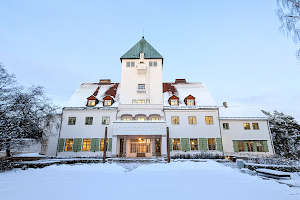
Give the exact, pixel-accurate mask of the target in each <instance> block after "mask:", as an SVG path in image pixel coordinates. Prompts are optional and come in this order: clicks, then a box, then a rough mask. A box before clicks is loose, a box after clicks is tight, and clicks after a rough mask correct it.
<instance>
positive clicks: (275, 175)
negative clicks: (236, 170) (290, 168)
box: [256, 169, 291, 179]
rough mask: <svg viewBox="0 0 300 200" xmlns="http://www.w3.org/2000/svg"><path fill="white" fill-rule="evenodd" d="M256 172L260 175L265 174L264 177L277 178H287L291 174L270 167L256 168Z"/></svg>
mask: <svg viewBox="0 0 300 200" xmlns="http://www.w3.org/2000/svg"><path fill="white" fill-rule="evenodd" d="M256 172H257V173H258V175H262V176H266V177H270V178H277V179H280V178H289V179H291V175H290V174H289V173H286V172H281V171H276V170H272V169H256Z"/></svg>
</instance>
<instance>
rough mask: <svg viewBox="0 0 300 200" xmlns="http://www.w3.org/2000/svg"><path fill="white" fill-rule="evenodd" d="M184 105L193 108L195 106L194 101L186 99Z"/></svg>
mask: <svg viewBox="0 0 300 200" xmlns="http://www.w3.org/2000/svg"><path fill="white" fill-rule="evenodd" d="M186 105H188V106H193V105H195V104H194V99H187V100H186Z"/></svg>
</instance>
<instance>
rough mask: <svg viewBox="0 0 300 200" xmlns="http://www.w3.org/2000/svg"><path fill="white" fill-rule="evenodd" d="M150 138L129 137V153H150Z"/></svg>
mask: <svg viewBox="0 0 300 200" xmlns="http://www.w3.org/2000/svg"><path fill="white" fill-rule="evenodd" d="M150 149H151V140H150V139H142V138H139V139H130V153H150Z"/></svg>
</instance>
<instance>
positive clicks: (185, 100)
mask: <svg viewBox="0 0 300 200" xmlns="http://www.w3.org/2000/svg"><path fill="white" fill-rule="evenodd" d="M187 99H193V100H194V105H195V99H196V98H195V97H193V96H192V95H189V96H187V97H186V98H185V99H184V103H185V105H187Z"/></svg>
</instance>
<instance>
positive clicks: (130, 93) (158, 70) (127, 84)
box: [120, 59, 162, 104]
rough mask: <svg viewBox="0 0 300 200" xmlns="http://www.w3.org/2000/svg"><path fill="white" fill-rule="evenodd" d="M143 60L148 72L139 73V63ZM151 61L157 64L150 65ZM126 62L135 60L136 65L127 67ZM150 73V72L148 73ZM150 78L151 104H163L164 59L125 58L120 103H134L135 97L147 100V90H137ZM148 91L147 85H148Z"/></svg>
mask: <svg viewBox="0 0 300 200" xmlns="http://www.w3.org/2000/svg"><path fill="white" fill-rule="evenodd" d="M141 61H143V62H144V64H145V65H146V70H145V71H146V74H145V75H139V74H138V68H137V67H136V66H137V63H140V62H141ZM149 61H152V62H154V61H156V62H157V66H156V67H154V66H151V67H149ZM126 62H135V67H131V66H130V67H126ZM147 73H148V74H147ZM147 76H148V79H149V84H150V88H149V92H150V103H151V104H162V59H123V60H122V76H121V94H120V104H132V100H133V99H136V100H138V99H144V100H146V92H137V88H138V84H145V85H146V84H147ZM146 91H147V85H146Z"/></svg>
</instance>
